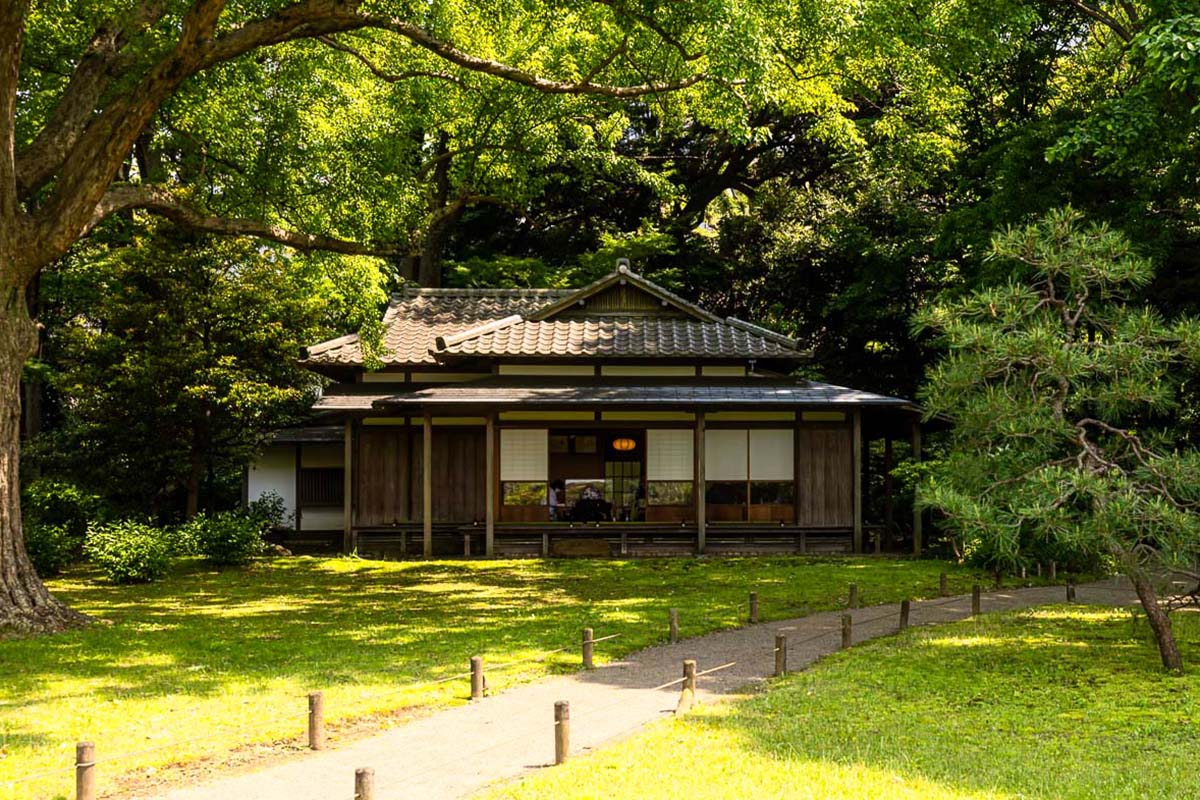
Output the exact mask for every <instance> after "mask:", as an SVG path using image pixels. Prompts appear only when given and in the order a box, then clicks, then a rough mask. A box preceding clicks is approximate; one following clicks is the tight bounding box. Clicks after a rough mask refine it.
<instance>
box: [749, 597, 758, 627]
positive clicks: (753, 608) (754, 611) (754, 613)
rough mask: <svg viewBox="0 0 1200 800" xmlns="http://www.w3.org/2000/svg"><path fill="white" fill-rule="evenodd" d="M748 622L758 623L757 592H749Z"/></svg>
mask: <svg viewBox="0 0 1200 800" xmlns="http://www.w3.org/2000/svg"><path fill="white" fill-rule="evenodd" d="M750 624H751V625H757V624H758V592H751V593H750Z"/></svg>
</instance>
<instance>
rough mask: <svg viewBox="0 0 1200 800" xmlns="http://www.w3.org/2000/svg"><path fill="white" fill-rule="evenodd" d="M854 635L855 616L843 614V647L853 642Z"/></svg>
mask: <svg viewBox="0 0 1200 800" xmlns="http://www.w3.org/2000/svg"><path fill="white" fill-rule="evenodd" d="M853 636H854V618H853V617H851V616H850V615H849V614H842V649H843V650H845V649H846V648H848V647H849V646H850V645H851V644H853Z"/></svg>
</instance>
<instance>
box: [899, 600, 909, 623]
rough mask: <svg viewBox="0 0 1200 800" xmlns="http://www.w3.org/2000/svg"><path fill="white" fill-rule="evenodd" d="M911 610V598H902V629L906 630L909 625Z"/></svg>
mask: <svg viewBox="0 0 1200 800" xmlns="http://www.w3.org/2000/svg"><path fill="white" fill-rule="evenodd" d="M910 611H912V601H911V600H901V601H900V630H904V629H905V628H907V627H908V614H909V612H910Z"/></svg>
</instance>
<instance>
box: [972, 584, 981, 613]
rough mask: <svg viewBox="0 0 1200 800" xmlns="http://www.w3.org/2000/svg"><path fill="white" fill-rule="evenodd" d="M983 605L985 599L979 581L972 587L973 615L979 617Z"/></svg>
mask: <svg viewBox="0 0 1200 800" xmlns="http://www.w3.org/2000/svg"><path fill="white" fill-rule="evenodd" d="M982 607H983V601H982V598H981V597H980V589H979V584H978V583H977V584H975V585H974V586H972V587H971V616H972V617H978V616H979V612H980V611H981V610H982Z"/></svg>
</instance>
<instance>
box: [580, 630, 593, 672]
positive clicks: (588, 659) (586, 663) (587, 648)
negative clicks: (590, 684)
mask: <svg viewBox="0 0 1200 800" xmlns="http://www.w3.org/2000/svg"><path fill="white" fill-rule="evenodd" d="M595 646H596V644H595V642H593V641H592V629H591V628H584V629H583V668H584V669H592V668H593V664H592V656H593V655H594V653H595Z"/></svg>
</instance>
